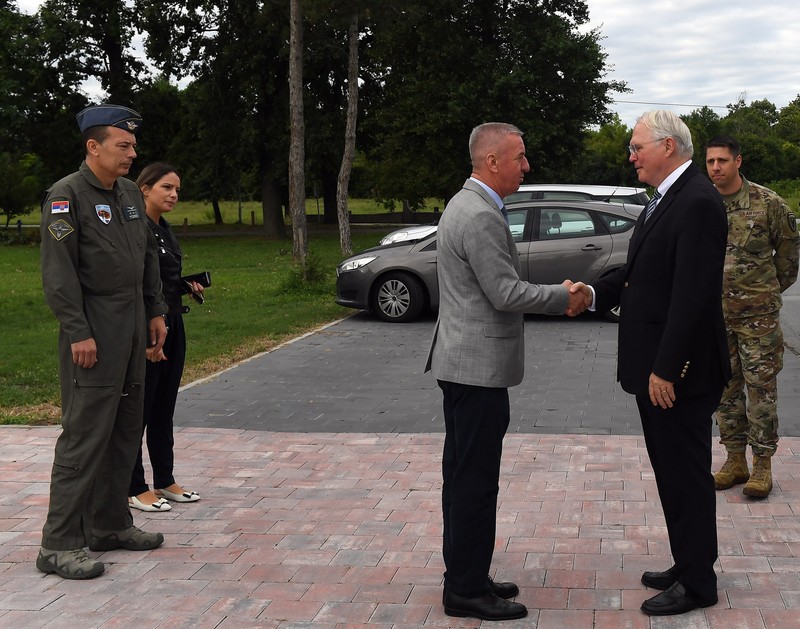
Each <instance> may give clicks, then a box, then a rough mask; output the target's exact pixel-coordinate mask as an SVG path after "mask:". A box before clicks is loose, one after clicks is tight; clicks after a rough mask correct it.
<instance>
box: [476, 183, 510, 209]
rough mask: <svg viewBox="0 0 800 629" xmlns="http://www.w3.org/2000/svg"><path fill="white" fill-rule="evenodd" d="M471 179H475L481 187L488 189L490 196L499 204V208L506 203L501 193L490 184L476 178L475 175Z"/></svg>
mask: <svg viewBox="0 0 800 629" xmlns="http://www.w3.org/2000/svg"><path fill="white" fill-rule="evenodd" d="M470 180H471V181H474V182H475V183H476V184H478V185H479V186H480V187H481V188H483V189H484V190H486V192H488V193H489V196H490V197H492V201H494V202H495V203H496V204H497V207H498V208H502V207H503V206H504V205H505V204H504V203H503V199H501V198H500V195H499V194H497V193H496V192H495V191H494V190H492V189H491V188H490V187H489V186H487V185H486V184H485V183H483V182H482V181H481V180H480V179H475V177H470Z"/></svg>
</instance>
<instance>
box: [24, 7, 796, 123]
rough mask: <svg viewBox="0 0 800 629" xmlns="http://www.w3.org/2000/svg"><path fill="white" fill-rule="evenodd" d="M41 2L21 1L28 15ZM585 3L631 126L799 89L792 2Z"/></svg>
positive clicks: (789, 95)
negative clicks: (651, 114)
mask: <svg viewBox="0 0 800 629" xmlns="http://www.w3.org/2000/svg"><path fill="white" fill-rule="evenodd" d="M39 4H41V2H40V0H19V7H20V9H21V10H22V11H25V12H27V13H31V12H34V11H35V10H36V8H37V7H38V6H39ZM587 4H588V7H589V17H590V24H589V28H599V29H600V32H601V33H602V36H603V39H602V40H601V45H602V46H603V48H604V50H605V51H606V52H607V53H608V60H607V61H608V64H609V66H610V67H611V72H610V74H609V76H608V78H610V79H615V80H618V81H625V82H626V83H627V84H628V87H629V88H630V89H631V90H632V91H631V92H630V93H627V94H615V95H614V97H615V99H616V100H617V102H616V103H615V104H614V105H613V106H612V110H613V111H616V112H617V113H618V114H619V116H620V118H621V119H622V122H624V123H625V124H626V125H628V126H629V127H632V126H633V124H634V122H635V121H636V117H637V116H638V115H639V114H641V113H642V112H644V111H646V110H647V109H656V108H658V109H671V110H672V111H674V112H675V113H677V114H688V113H690V112H691V111H692V110H693V109H697V108H698V107H701V106H703V105H707V106H709V107H715V106H717V107H720V108H715V109H714V111H715V112H717V113H718V114H719V115H720V116H724V115H725V114H726V113H727V109H726V108H725V106H726V105H728V104H730V103H735V102H736V101H737V100H738V99H739V96H740V95H742V94H744V98H745V102H747V103H750V102H752V101H754V100H761V99H767V100H768V101H770V102H771V103H773V104H774V105H775V106H776V107H778V108H779V109H780V108H781V107H784V106H785V105H787V104H789V103H790V102H791V101H792V100H794V99H795V98H796V97H797V95H798V94H800V17H798V16H799V15H800V6H799V4H798V2H797V0H727V1H726V2H707V1H700V0H638V1H632V0H588V1H587ZM623 101H625V102H623ZM630 101H635V102H630ZM684 105H685V106H684Z"/></svg>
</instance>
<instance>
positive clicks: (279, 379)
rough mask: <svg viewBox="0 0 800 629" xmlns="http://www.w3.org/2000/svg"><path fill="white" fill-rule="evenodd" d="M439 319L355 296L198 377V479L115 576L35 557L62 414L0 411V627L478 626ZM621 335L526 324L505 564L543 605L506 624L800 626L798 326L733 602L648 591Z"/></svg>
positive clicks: (184, 469)
mask: <svg viewBox="0 0 800 629" xmlns="http://www.w3.org/2000/svg"><path fill="white" fill-rule="evenodd" d="M431 325H432V319H425V320H422V321H420V322H419V323H418V324H414V325H406V326H392V325H389V324H382V323H381V322H378V321H375V320H374V319H370V318H368V317H365V316H364V315H357V316H355V317H352V318H349V319H347V320H345V321H342V322H339V323H338V324H336V325H333V326H330V327H328V328H325V329H323V330H320V331H318V332H317V333H315V334H312V335H308V336H306V337H304V338H301V339H299V340H297V341H295V342H293V343H290V344H288V345H286V346H283V347H281V348H279V349H278V350H275V351H273V352H270V353H269V354H265V355H262V356H259V357H257V358H255V359H253V360H251V361H248V362H246V363H243V364H242V365H240V366H238V367H236V368H234V369H232V370H229V371H227V372H224V373H223V374H220V375H218V376H216V377H214V378H212V379H210V380H208V381H206V382H203V383H198V384H196V385H193V386H190V387H188V388H186V389H185V390H184V391H183V392H182V394H181V398H180V400H179V411H178V415H177V417H176V419H177V422H178V424H179V426H180V427H179V428H177V429H176V476H177V478H178V480H179V481H180V482H181V483H183V484H185V485H186V486H187V487H189V488H191V489H194V490H196V491H198V492H200V494H201V495H202V496H203V499H202V500H201V501H200V502H199V503H195V504H189V505H186V504H176V503H173V509H172V511H170V512H167V513H157V514H145V513H140V512H136V513H135V515H136V522H137V524H138V525H140V526H142V527H143V528H145V529H147V530H159V531H162V532H163V533H164V534H165V536H166V543H165V545H164V546H163V547H162V548H160V549H157V550H154V551H150V552H144V553H132V552H125V551H114V552H108V553H103V554H101V555H99V556H100V557H101V558H102V559H103V561H104V562H106V566H107V570H106V574H104V575H103V576H101V577H99V578H98V579H94V580H92V581H88V582H74V581H72V582H71V581H65V580H62V579H60V578H58V577H55V576H52V575H50V576H45V575H43V574H41V573H39V572H38V571H37V570H36V568H35V567H34V563H33V562H34V559H35V556H36V553H37V551H38V547H39V543H40V537H41V527H42V524H43V522H44V518H45V514H46V509H47V501H48V491H49V478H50V466H51V464H52V456H53V445H54V442H55V439H56V436H57V434H58V428H56V427H47V428H29V427H12V426H6V427H0V628H5V627H10V628H13V629H21V628H24V629H27V628H34V627H49V628H54V627H69V628H73V627H81V628H82V629H93V628H100V627H102V628H104V629H106V628H112V627H135V628H136V629H148V628H150V627H152V628H155V627H159V628H163V627H169V628H170V629H177V628H180V627H187V628H195V627H198V628H206V627H208V628H212V627H213V628H217V627H219V628H228V627H231V628H247V627H281V628H285V629H295V628H297V629H299V628H303V627H308V628H310V629H326V628H339V627H341V628H345V627H359V626H370V627H378V628H381V627H384V628H386V629H388V628H390V627H391V628H396V629H403V628H406V627H409V628H410V627H420V626H426V625H433V626H439V627H456V626H464V627H477V626H480V625H481V623H480V622H479V621H475V620H464V621H460V622H459V621H458V619H452V618H448V617H447V616H445V615H444V613H443V610H442V607H441V602H440V601H441V581H442V576H441V574H442V569H443V566H442V561H441V556H440V544H441V516H440V501H439V491H440V486H441V485H440V483H441V480H440V479H441V477H440V467H439V460H440V452H441V446H442V440H443V435H442V433H441V430H442V427H441V419H440V413H441V410H440V408H439V407H440V404H441V396H440V393H439V391H438V389H437V387H436V386H435V383H434V382H433V381H432V378H431V377H430V375H424V374H422V373H421V365H422V364H423V362H424V354H425V352H426V350H427V342H428V339H429V338H430V329H431ZM615 334H616V327H615V326H613V325H611V324H607V323H605V322H603V321H602V320H597V319H590V318H587V319H582V320H577V321H573V320H568V319H565V318H555V319H544V318H532V319H531V320H530V321H529V322H528V325H527V326H526V341H527V353H528V356H527V362H528V370H527V371H528V373H527V376H526V380H525V382H524V383H523V384H522V385H521V386H520V387H516V388H514V389H513V390H512V427H511V431H512V432H511V433H510V434H509V435H508V437H507V439H506V445H505V455H504V463H503V467H504V469H503V473H502V475H501V496H500V499H501V503H500V508H499V513H498V523H499V525H498V541H497V550H498V552H497V553H496V555H495V562H494V569H496V570H497V575H498V576H499V577H500V578H503V579H511V580H514V581H516V582H517V583H518V584H519V585H520V587H521V593H520V596H519V598H518V600H520V601H521V602H524V603H525V604H526V605H528V607H529V609H530V610H531V614H530V616H529V617H528V618H526V619H524V620H522V621H517V622H509V623H503V625H502V626H504V627H515V626H518V627H526V628H529V627H534V628H539V629H571V628H573V627H574V628H576V629H587V628H590V627H595V628H598V629H600V628H608V629H618V628H620V627H629V628H632V629H638V628H642V629H645V628H649V629H666V628H673V627H674V628H681V629H683V628H690V629H702V628H708V627H710V628H714V629H785V628H789V627H799V626H800V576H798V574H799V573H800V518H798V515H800V404H798V398H800V378H798V374H800V361H798V358H797V351H796V350H797V347H798V346H800V343H798V342H797V339H798V337H797V334H795V333H794V331H792V330H790V331H789V333H788V334H787V342H788V343H789V346H790V350H792V349H794V350H795V351H789V352H787V362H786V367H785V369H784V371H783V372H782V374H781V381H780V396H781V421H782V432H783V434H784V435H789V436H787V437H785V438H783V439H782V441H781V443H780V447H779V450H778V455H777V456H776V457H775V459H774V471H775V477H776V487H775V491H773V493H772V494H771V495H770V497H769V498H768V499H766V500H763V501H752V500H749V499H746V498H745V497H744V496H742V494H741V492H740V490H739V489H736V488H734V489H731V490H728V491H726V492H720V493H718V494H717V497H718V527H719V540H720V560H719V563H718V565H717V571H718V574H719V588H720V602H719V604H718V605H717V606H715V607H712V608H708V609H705V610H698V611H695V612H692V613H690V614H685V615H683V616H679V617H672V618H661V619H650V618H648V617H647V616H645V615H643V614H642V613H641V612H640V611H639V605H640V604H641V602H642V600H644V599H645V598H647V597H649V596H652V595H653V592H652V591H648V590H647V589H646V588H644V586H642V585H641V583H640V582H639V577H640V574H641V572H642V571H643V570H650V569H662V568H665V567H667V566H668V565H669V564H670V563H671V562H670V558H669V551H668V545H667V537H666V530H665V527H664V523H663V517H662V515H661V511H660V507H659V502H658V499H657V496H656V491H655V484H654V481H653V478H652V472H651V468H650V466H649V463H648V461H647V456H646V451H645V449H644V445H643V443H642V439H641V437H640V436H639V427H638V420H637V419H636V412H635V409H634V408H633V405H632V401H631V400H630V398H629V397H628V396H627V395H626V394H624V393H622V392H621V391H620V390H619V389H618V387H617V385H616V384H615V383H614V375H613V370H614V364H615V342H614V339H615ZM190 351H191V347H190ZM714 456H715V466H718V465H720V463H721V459H722V458H723V450H722V448H721V446H718V445H715V448H714ZM145 458H146V457H145ZM148 477H149V473H148ZM483 624H485V625H486V626H489V625H492V624H493V623H483Z"/></svg>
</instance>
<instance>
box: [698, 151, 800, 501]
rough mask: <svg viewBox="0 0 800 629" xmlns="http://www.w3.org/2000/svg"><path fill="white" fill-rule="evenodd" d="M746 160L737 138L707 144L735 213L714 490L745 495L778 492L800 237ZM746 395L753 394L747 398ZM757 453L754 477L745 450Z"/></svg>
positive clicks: (711, 171)
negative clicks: (775, 463) (786, 312)
mask: <svg viewBox="0 0 800 629" xmlns="http://www.w3.org/2000/svg"><path fill="white" fill-rule="evenodd" d="M741 165H742V154H741V151H740V149H739V144H738V142H736V140H734V139H733V138H731V137H728V136H719V137H716V138H714V139H712V140H711V141H710V142H709V143H708V145H707V146H706V169H707V171H708V176H709V177H710V178H711V181H712V182H713V184H714V185H715V186H716V187H717V190H719V192H720V194H721V195H722V200H723V201H724V202H725V210H726V211H727V215H728V247H727V251H726V254H725V272H724V275H723V283H722V308H723V312H724V313H725V328H726V332H727V336H728V351H729V353H730V357H731V367H732V368H733V378H732V379H731V381H730V382H729V383H728V386H727V387H726V389H725V392H724V393H723V394H722V402H721V403H720V405H719V408H718V409H717V422H718V423H719V432H720V437H721V439H720V441H721V442H722V444H723V445H724V446H725V449H726V450H727V453H728V458H727V460H726V461H725V463H724V465H723V466H722V468H721V469H720V471H719V472H717V473H716V474H714V486H715V487H716V488H717V489H718V490H719V489H728V488H729V487H733V486H734V485H738V484H741V483H746V484H745V486H744V488H743V489H742V493H743V494H744V495H745V496H750V497H753V498H764V497H766V496H768V495H769V492H770V491H772V456H773V455H774V454H775V451H776V450H777V448H778V373H780V370H781V369H782V368H783V332H782V331H781V324H780V317H779V315H780V309H781V305H782V304H783V299H782V298H781V293H782V292H783V291H785V290H786V289H787V288H789V287H790V286H791V285H792V284H794V282H795V280H796V279H797V267H798V235H797V222H796V220H795V216H794V213H793V212H792V211H791V210H790V209H789V207H788V206H787V205H786V203H785V202H784V200H783V199H781V198H780V197H779V196H778V195H777V194H775V193H774V192H773V191H772V190H770V189H768V188H765V187H763V186H759V185H758V184H755V183H753V182H752V181H748V180H747V179H746V178H745V177H744V176H743V175H742V174H741V173H740V172H739V168H740V166H741ZM745 390H746V391H747V394H746V395H745ZM748 444H750V447H751V448H752V450H753V473H752V475H751V474H750V470H749V469H748V467H747V458H746V456H745V450H746V449H747V445H748Z"/></svg>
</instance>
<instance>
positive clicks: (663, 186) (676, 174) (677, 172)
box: [657, 159, 692, 197]
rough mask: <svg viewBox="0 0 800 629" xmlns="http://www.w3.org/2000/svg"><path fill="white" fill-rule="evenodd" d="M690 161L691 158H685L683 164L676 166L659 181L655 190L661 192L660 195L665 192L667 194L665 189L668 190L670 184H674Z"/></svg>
mask: <svg viewBox="0 0 800 629" xmlns="http://www.w3.org/2000/svg"><path fill="white" fill-rule="evenodd" d="M691 163H692V160H690V159H687V160H686V161H685V162H683V164H681V165H680V166H678V167H677V168H676V169H675V170H673V171H672V172H671V173H670V174H669V175H667V178H666V179H664V181H662V182H661V185H660V186H658V188H657V190H658V191H659V193H661V196H662V197H663V196H664V195H665V194H667V190H669V189H670V188H671V187H672V184H674V183H675V182H676V181H677V180H678V177H680V176H681V175H682V174H683V173H684V171H686V169H687V168H689V166H690V165H691Z"/></svg>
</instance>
